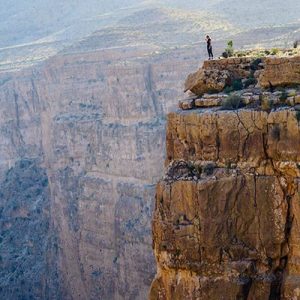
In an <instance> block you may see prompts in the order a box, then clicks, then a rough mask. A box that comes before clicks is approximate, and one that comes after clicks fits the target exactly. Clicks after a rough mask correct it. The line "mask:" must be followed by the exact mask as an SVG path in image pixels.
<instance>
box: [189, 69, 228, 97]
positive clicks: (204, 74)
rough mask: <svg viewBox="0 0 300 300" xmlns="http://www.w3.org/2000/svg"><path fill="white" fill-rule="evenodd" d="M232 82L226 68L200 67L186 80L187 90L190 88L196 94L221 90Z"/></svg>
mask: <svg viewBox="0 0 300 300" xmlns="http://www.w3.org/2000/svg"><path fill="white" fill-rule="evenodd" d="M230 82H231V79H230V73H229V72H228V71H226V70H222V71H220V70H215V69H207V70H206V69H200V70H198V71H197V72H196V73H193V74H190V75H189V76H188V78H187V80H186V82H185V92H186V91H188V90H189V91H191V92H193V93H194V94H196V95H201V94H204V93H206V92H220V91H223V89H224V88H225V86H226V85H228V84H230Z"/></svg>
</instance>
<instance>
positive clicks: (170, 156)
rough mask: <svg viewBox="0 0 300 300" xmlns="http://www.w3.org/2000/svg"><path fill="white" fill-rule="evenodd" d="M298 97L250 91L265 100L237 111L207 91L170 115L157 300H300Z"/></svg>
mask: <svg viewBox="0 0 300 300" xmlns="http://www.w3.org/2000/svg"><path fill="white" fill-rule="evenodd" d="M298 92H299V91H298V90H297V89H296V90H294V91H289V90H287V91H284V94H285V97H284V101H283V99H282V97H280V95H281V96H282V94H280V93H283V91H280V93H276V92H272V91H262V90H256V91H254V90H253V91H252V92H250V91H242V92H241V93H242V94H244V97H245V98H247V97H250V98H251V97H256V100H255V101H250V102H249V103H248V104H245V103H244V105H245V107H244V108H241V109H234V110H225V109H224V106H223V107H221V106H220V105H222V103H224V101H226V98H227V97H228V96H226V95H224V94H216V95H206V96H204V97H201V98H198V99H193V100H187V102H185V105H191V106H192V107H189V109H192V108H193V109H192V110H188V111H178V112H175V113H171V114H169V115H168V123H167V138H166V141H167V150H166V152H167V153H166V154H167V159H166V167H167V171H166V174H165V177H164V178H163V179H162V180H161V181H160V182H159V184H158V185H157V191H156V205H155V212H154V216H153V245H154V252H155V257H156V260H157V274H156V277H155V279H154V281H153V283H152V287H151V291H150V296H149V299H151V300H154V299H155V300H157V299H211V300H219V299H225V300H230V299H251V300H252V299H253V300H254V299H261V300H264V299H293V300H294V299H300V228H299V224H300V223H299V222H300V197H299V191H300V185H299V183H300V150H299V149H300V131H299V119H300V118H299V112H298V110H297V109H298V107H297V101H298V99H299V98H298V97H299V96H298ZM289 93H290V94H291V95H293V96H288V94H289ZM265 97H268V99H272V101H273V100H274V101H275V99H278V103H277V104H278V105H275V106H274V107H271V108H270V107H269V108H268V109H264V108H263V105H262V103H261V102H263V101H264V98H265ZM291 97H292V98H293V105H295V104H296V106H292V105H290V104H289V103H288V100H287V99H288V98H291ZM290 100H291V99H290ZM197 101H198V102H197ZM243 101H244V102H245V100H243ZM182 105H183V104H182V103H181V106H182ZM183 108H184V107H183Z"/></svg>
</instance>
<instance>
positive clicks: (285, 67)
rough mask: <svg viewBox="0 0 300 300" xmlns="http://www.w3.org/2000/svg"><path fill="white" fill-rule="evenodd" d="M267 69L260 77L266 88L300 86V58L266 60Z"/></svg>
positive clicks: (262, 84)
mask: <svg viewBox="0 0 300 300" xmlns="http://www.w3.org/2000/svg"><path fill="white" fill-rule="evenodd" d="M264 63H265V68H264V71H263V72H262V73H261V75H260V77H259V82H260V85H261V86H262V87H264V88H267V87H270V85H272V86H286V85H293V84H300V56H294V57H290V58H279V57H278V58H276V57H275V58H271V57H269V58H266V59H265V62H264Z"/></svg>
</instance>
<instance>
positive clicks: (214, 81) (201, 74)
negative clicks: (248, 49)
mask: <svg viewBox="0 0 300 300" xmlns="http://www.w3.org/2000/svg"><path fill="white" fill-rule="evenodd" d="M254 60H255V58H253V57H252V58H248V57H246V58H229V59H219V60H208V61H205V62H204V63H203V67H202V68H200V69H199V70H198V71H197V72H195V73H192V74H190V75H189V76H188V77H187V79H186V81H185V91H191V92H193V93H194V94H196V95H202V94H204V93H207V92H220V91H222V90H223V89H224V88H225V87H226V86H227V85H230V84H231V82H232V80H234V79H236V78H247V77H248V76H249V75H250V72H251V64H252V62H253V61H254Z"/></svg>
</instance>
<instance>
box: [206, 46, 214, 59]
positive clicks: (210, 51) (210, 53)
mask: <svg viewBox="0 0 300 300" xmlns="http://www.w3.org/2000/svg"><path fill="white" fill-rule="evenodd" d="M207 52H208V56H209V58H214V55H213V52H212V46H208V47H207Z"/></svg>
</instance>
